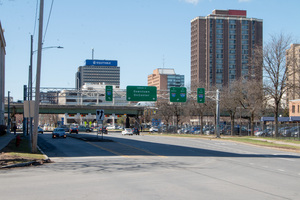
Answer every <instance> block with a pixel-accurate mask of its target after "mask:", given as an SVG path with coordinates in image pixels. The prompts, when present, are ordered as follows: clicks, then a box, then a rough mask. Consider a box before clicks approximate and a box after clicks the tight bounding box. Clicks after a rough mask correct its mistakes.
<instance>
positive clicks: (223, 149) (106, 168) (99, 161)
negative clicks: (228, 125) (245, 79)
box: [0, 133, 300, 200]
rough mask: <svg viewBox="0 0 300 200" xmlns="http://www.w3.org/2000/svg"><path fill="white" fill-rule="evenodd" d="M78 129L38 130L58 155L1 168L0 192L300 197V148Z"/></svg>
mask: <svg viewBox="0 0 300 200" xmlns="http://www.w3.org/2000/svg"><path fill="white" fill-rule="evenodd" d="M73 136H74V137H77V136H79V137H80V138H81V139H75V138H71V137H68V138H66V139H62V138H60V139H52V138H51V135H50V134H44V135H39V146H40V147H41V148H42V149H43V151H44V152H45V153H46V154H47V155H48V156H49V157H50V158H51V160H53V161H55V163H52V164H45V165H42V166H38V167H30V168H22V169H14V170H1V171H0V194H1V197H0V199H2V198H3V199H133V200H135V199H136V200H137V199H138V200H141V199H222V200H226V199H228V200H229V199H230V200H232V199H238V200H240V199H243V200H248V199H249V200H250V199H251V200H253V199H270V200H274V199H300V154H296V153H291V152H284V151H280V150H275V149H269V148H262V147H256V146H250V145H243V144H238V143H233V142H228V141H224V140H206V139H199V138H179V137H164V136H151V135H144V136H143V135H141V136H135V135H134V136H121V133H112V134H109V135H105V136H104V139H106V140H105V141H102V142H101V141H96V139H97V136H96V135H95V134H94V133H92V134H89V133H87V134H85V133H84V134H78V135H73ZM100 138H101V137H100Z"/></svg>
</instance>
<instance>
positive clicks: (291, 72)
mask: <svg viewBox="0 0 300 200" xmlns="http://www.w3.org/2000/svg"><path fill="white" fill-rule="evenodd" d="M286 60H287V66H286V67H287V70H288V73H287V76H288V77H287V84H288V85H291V87H290V88H289V89H288V90H287V102H288V101H289V100H295V99H300V92H299V87H300V44H291V47H290V48H289V49H288V50H287V51H286Z"/></svg>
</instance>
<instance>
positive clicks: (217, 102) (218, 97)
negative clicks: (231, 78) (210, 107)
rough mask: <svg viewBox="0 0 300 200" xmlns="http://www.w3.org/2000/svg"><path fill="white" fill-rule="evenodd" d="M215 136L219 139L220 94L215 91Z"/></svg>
mask: <svg viewBox="0 0 300 200" xmlns="http://www.w3.org/2000/svg"><path fill="white" fill-rule="evenodd" d="M216 115H217V116H216V135H217V138H220V131H219V124H220V92H219V90H218V89H217V91H216Z"/></svg>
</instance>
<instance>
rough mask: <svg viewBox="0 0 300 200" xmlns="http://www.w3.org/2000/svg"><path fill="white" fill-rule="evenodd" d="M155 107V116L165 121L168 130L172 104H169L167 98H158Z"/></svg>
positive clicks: (171, 115) (171, 116)
mask: <svg viewBox="0 0 300 200" xmlns="http://www.w3.org/2000/svg"><path fill="white" fill-rule="evenodd" d="M157 108H158V110H157V116H158V117H159V118H161V119H162V120H163V121H164V122H165V124H166V125H167V130H168V127H169V123H170V122H171V120H172V118H173V109H172V105H171V104H170V102H169V100H166V99H160V100H159V101H157Z"/></svg>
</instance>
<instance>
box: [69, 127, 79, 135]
mask: <svg viewBox="0 0 300 200" xmlns="http://www.w3.org/2000/svg"><path fill="white" fill-rule="evenodd" d="M69 133H70V134H71V133H76V134H78V128H77V127H71V128H70V131H69Z"/></svg>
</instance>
